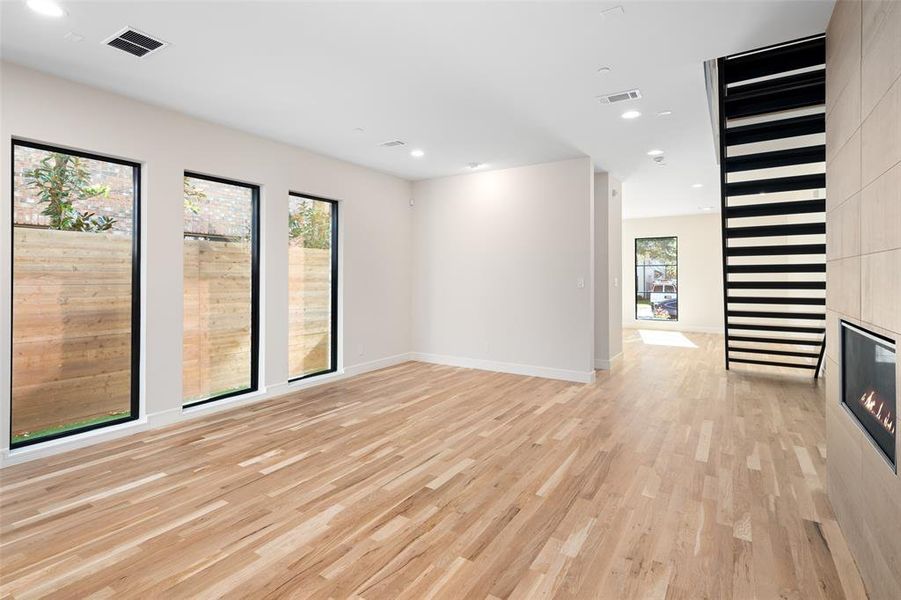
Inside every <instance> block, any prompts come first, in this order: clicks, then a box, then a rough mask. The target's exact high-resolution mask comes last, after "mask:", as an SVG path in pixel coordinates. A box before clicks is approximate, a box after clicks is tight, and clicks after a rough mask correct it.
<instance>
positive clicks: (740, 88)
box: [726, 68, 826, 103]
mask: <svg viewBox="0 0 901 600" xmlns="http://www.w3.org/2000/svg"><path fill="white" fill-rule="evenodd" d="M815 85H826V69H824V68H820V69H811V70H809V71H804V72H803V73H793V74H790V75H776V76H773V77H768V78H766V79H760V80H758V81H752V82H747V83H739V84H736V85H730V86H729V87H728V88H726V102H727V103H728V102H729V101H730V100H732V101H736V100H747V99H751V98H754V99H757V100H760V101H765V100H766V99H768V98H771V97H773V96H778V95H781V94H784V93H787V92H791V91H795V90H802V89H806V88H808V87H810V86H815ZM824 93H825V90H824Z"/></svg>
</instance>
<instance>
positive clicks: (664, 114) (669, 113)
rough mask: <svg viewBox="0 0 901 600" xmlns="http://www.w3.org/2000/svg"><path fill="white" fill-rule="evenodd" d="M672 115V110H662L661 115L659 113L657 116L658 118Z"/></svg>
mask: <svg viewBox="0 0 901 600" xmlns="http://www.w3.org/2000/svg"><path fill="white" fill-rule="evenodd" d="M671 114H673V111H671V110H661V111H660V112H659V113H657V116H658V117H668V116H670V115H671Z"/></svg>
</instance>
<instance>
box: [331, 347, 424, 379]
mask: <svg viewBox="0 0 901 600" xmlns="http://www.w3.org/2000/svg"><path fill="white" fill-rule="evenodd" d="M411 360H414V359H413V353H412V352H404V353H403V354H395V355H394V356H386V357H385V358H379V359H376V360H371V361H369V362H364V363H359V364H356V365H349V366H346V367H344V375H345V377H353V376H354V375H361V374H363V373H368V372H369V371H378V370H379V369H387V368H388V367H393V366H395V365H399V364H401V363H405V362H409V361H411Z"/></svg>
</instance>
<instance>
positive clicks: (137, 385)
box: [9, 137, 142, 450]
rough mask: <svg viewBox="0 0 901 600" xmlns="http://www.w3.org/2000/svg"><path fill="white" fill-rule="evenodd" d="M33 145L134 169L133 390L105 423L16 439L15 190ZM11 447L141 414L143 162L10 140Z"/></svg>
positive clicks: (42, 440) (115, 423)
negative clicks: (25, 151)
mask: <svg viewBox="0 0 901 600" xmlns="http://www.w3.org/2000/svg"><path fill="white" fill-rule="evenodd" d="M17 146H20V147H23V148H31V149H34V150H41V151H44V152H55V153H60V154H67V155H69V156H77V157H79V158H85V159H88V160H99V161H103V162H109V163H113V164H117V165H122V166H126V167H131V169H132V185H133V192H132V198H133V200H132V232H131V372H130V392H131V398H130V402H129V414H128V416H125V417H120V418H118V419H110V420H109V421H103V422H102V423H92V424H90V425H84V426H82V427H76V428H73V429H69V430H66V431H60V432H57V433H51V434H49V435H45V436H42V437H40V438H35V439H31V440H21V441H18V442H14V441H13V382H14V379H15V372H14V370H13V360H14V356H15V346H14V338H15V335H14V326H15V320H14V318H13V317H14V312H15V246H16V236H15V226H16V223H15V214H16V213H15V210H16V207H15V204H16V203H15V193H16V176H15V175H16V147H17ZM9 175H10V177H9V180H10V181H9V187H10V196H9V198H10V202H9V215H10V219H9V231H10V240H9V278H10V282H9V300H10V302H9V333H10V335H9V350H10V352H9V449H10V450H16V449H19V448H23V447H25V446H32V445H34V444H41V443H44V442H49V441H51V440H57V439H60V438H64V437H70V436H73V435H79V434H82V433H85V432H88V431H93V430H96V429H103V428H106V427H112V426H114V425H121V424H123V423H128V422H131V421H136V420H138V419H139V418H141V414H140V413H141V343H142V339H141V242H142V239H141V217H142V214H141V163H138V162H134V161H130V160H125V159H122V158H116V157H112V156H107V155H104V154H96V153H93V152H85V151H82V150H75V149H72V148H66V147H63V146H56V145H53V144H46V143H41V142H32V141H28V140H23V139H20V138H16V137H13V138H11V140H10V170H9Z"/></svg>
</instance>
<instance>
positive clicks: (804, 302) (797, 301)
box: [726, 296, 826, 306]
mask: <svg viewBox="0 0 901 600" xmlns="http://www.w3.org/2000/svg"><path fill="white" fill-rule="evenodd" d="M726 302H729V303H730V304H792V305H798V306H826V299H825V298H768V297H766V296H729V297H727V298H726Z"/></svg>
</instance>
